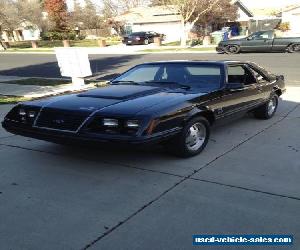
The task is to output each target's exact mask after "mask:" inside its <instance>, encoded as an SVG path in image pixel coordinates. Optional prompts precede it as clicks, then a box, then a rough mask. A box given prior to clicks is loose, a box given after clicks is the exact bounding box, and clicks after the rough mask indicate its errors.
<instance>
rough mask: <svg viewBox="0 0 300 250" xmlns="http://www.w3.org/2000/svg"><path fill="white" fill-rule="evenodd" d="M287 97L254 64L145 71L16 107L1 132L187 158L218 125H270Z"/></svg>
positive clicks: (278, 79) (163, 65)
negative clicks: (254, 120)
mask: <svg viewBox="0 0 300 250" xmlns="http://www.w3.org/2000/svg"><path fill="white" fill-rule="evenodd" d="M284 91H285V84H284V77H283V76H276V75H273V74H270V73H268V72H267V71H265V70H264V69H262V68H261V67H259V66H257V65H255V64H254V63H245V62H239V61H171V62H154V63H145V64H141V65H137V66H135V67H133V68H131V69H130V70H128V71H127V72H125V73H123V74H122V75H120V76H119V77H117V78H116V79H114V80H112V81H111V82H110V83H109V84H108V85H107V86H106V87H102V88H97V89H94V90H89V91H86V92H82V93H80V94H71V95H65V96H59V97H54V98H48V99H43V100H36V101H32V102H25V103H21V104H18V105H17V106H15V107H14V108H13V109H12V110H11V111H10V112H9V113H8V114H7V115H6V117H5V119H4V121H3V122H2V126H3V127H4V128H5V129H6V130H7V131H9V132H11V133H14V134H19V135H23V136H28V137H33V138H37V139H42V140H47V141H53V142H57V143H65V142H78V141H79V142H88V143H90V142H97V143H109V142H116V143H121V142H124V143H133V144H139V143H148V142H156V143H158V142H159V143H163V145H165V146H166V147H168V148H169V149H171V150H173V152H174V153H176V154H178V155H180V156H183V157H188V156H193V155H196V154H198V153H200V152H201V151H202V150H203V149H204V147H205V146H206V144H207V142H208V138H209V134H210V126H211V125H213V124H214V123H216V122H218V121H220V120H224V119H226V118H227V119H231V118H233V117H235V116H238V115H241V114H244V113H246V112H253V113H254V115H255V116H256V117H258V118H262V119H269V118H271V117H272V116H273V115H274V113H275V111H276V109H277V105H278V97H279V96H280V95H281V94H282V93H283V92H284Z"/></svg>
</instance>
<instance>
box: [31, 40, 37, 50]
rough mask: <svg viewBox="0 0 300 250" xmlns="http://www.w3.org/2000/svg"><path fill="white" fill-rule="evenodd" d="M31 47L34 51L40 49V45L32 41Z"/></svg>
mask: <svg viewBox="0 0 300 250" xmlns="http://www.w3.org/2000/svg"><path fill="white" fill-rule="evenodd" d="M31 47H32V48H33V49H36V48H38V43H37V41H31Z"/></svg>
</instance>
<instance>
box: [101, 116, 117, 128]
mask: <svg viewBox="0 0 300 250" xmlns="http://www.w3.org/2000/svg"><path fill="white" fill-rule="evenodd" d="M103 126H105V127H109V128H115V127H118V126H119V122H118V120H117V119H110V118H104V119H103Z"/></svg>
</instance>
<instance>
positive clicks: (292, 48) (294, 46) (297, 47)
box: [287, 43, 300, 53]
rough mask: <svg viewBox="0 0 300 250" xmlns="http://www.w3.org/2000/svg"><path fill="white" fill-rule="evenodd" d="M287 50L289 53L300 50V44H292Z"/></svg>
mask: <svg viewBox="0 0 300 250" xmlns="http://www.w3.org/2000/svg"><path fill="white" fill-rule="evenodd" d="M287 51H288V52H289V53H295V52H300V44H298V43H297V44H291V45H289V46H288V48H287Z"/></svg>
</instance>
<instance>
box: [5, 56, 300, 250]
mask: <svg viewBox="0 0 300 250" xmlns="http://www.w3.org/2000/svg"><path fill="white" fill-rule="evenodd" d="M90 59H91V65H92V71H93V73H94V75H98V78H99V79H110V78H111V77H113V75H114V74H116V73H120V72H122V71H124V70H126V69H128V68H129V67H131V66H133V65H135V64H138V63H142V62H147V61H155V60H175V59H181V60H183V59H186V60H188V59H193V60H196V59H197V60H208V59H209V60H227V59H231V60H247V61H254V62H257V63H258V64H260V65H261V66H263V67H266V68H267V69H268V70H270V71H271V72H273V73H276V74H283V75H285V76H286V83H287V85H288V91H287V93H286V94H285V95H283V97H282V98H281V100H280V103H279V108H278V110H277V113H276V115H275V116H274V117H273V118H272V119H270V120H257V119H255V118H254V117H253V116H252V115H250V114H249V115H246V116H245V117H243V118H242V119H240V120H236V121H233V122H230V123H228V124H226V125H224V126H217V127H213V129H212V135H211V138H210V141H209V144H208V146H207V148H206V149H205V150H204V151H203V152H202V153H201V154H200V155H198V156H196V157H193V158H188V159H181V158H177V157H174V156H172V155H169V154H167V153H166V152H165V151H164V150H163V149H162V148H161V147H160V146H155V147H151V148H140V149H131V148H128V149H120V148H116V149H114V148H85V147H78V146H77V147H67V146H62V145H56V144H53V143H48V142H44V141H39V140H35V139H30V138H24V137H21V136H15V135H12V134H9V133H7V132H5V131H4V129H3V128H2V127H1V128H0V173H1V174H0V222H1V223H0V249H12V250H15V249H22V250H24V249H30V250H32V249H43V250H44V249H51V250H52V249H110V250H112V249H128V250H133V249H149V250H150V249H178V250H179V249H180V250H182V249H197V248H198V247H196V246H193V245H192V236H193V235H194V234H266V235H268V234H269V235H270V234H285V235H293V237H294V245H293V246H288V247H287V246H274V247H272V249H280V250H283V249H284V250H285V249H289V250H290V249H295V250H297V249H299V248H300V245H299V238H300V212H299V211H300V184H299V183H300V182H299V179H300V162H299V159H300V130H299V127H300V122H299V121H300V89H299V87H300V70H299V62H300V54H299V53H298V54H297V53H296V54H281V53H279V54H274V53H269V54H267V53H261V54H240V55H234V56H232V55H218V54H201V53H199V54H135V55H119V56H117V55H105V56H101V55H92V56H90ZM0 75H13V76H28V77H34V76H36V77H60V74H59V69H58V67H57V63H56V60H55V56H54V55H46V54H45V55H42V54H4V53H3V54H0ZM12 107H13V106H12V105H0V120H1V121H2V120H3V118H4V116H5V114H6V113H7V112H8V111H9V110H10V109H11V108H12ZM199 249H200V248H199ZM201 249H204V248H203V247H201ZM205 249H206V248H205ZM207 249H236V250H239V249H244V248H243V247H241V246H235V247H234V246H232V247H229V246H226V247H225V246H222V247H219V248H215V247H214V248H210V247H208V248H207ZM245 249H250V248H247V247H245ZM251 249H253V248H251ZM254 249H260V250H264V249H266V247H259V246H257V247H255V248H254ZM270 249H271V248H270Z"/></svg>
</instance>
